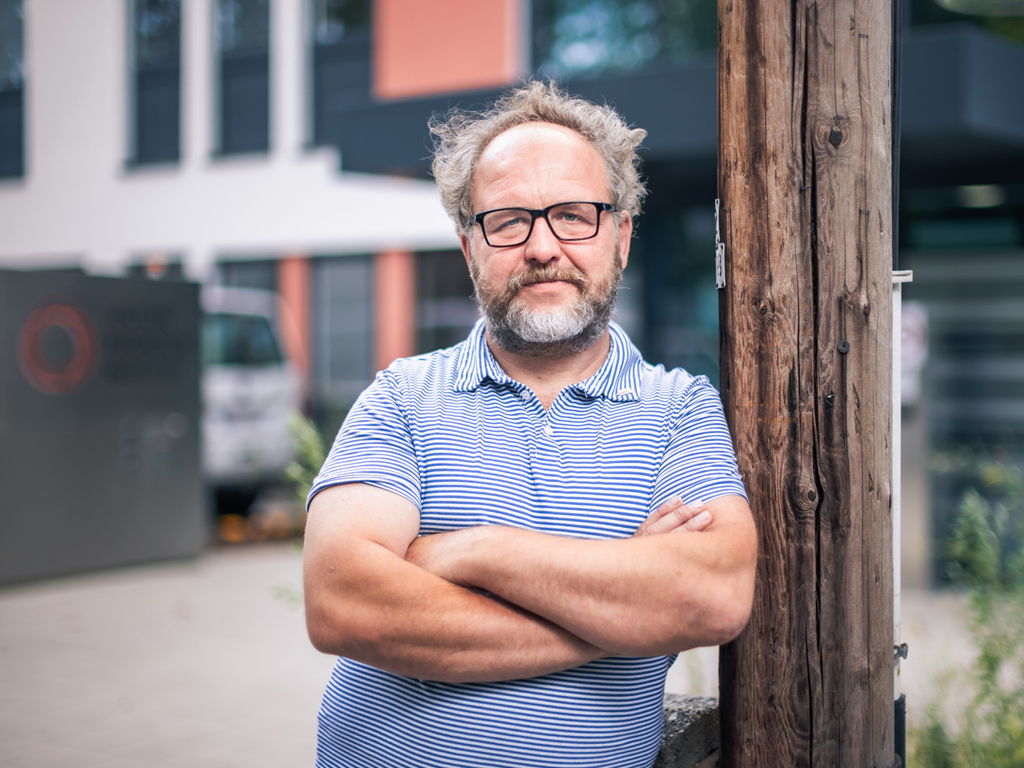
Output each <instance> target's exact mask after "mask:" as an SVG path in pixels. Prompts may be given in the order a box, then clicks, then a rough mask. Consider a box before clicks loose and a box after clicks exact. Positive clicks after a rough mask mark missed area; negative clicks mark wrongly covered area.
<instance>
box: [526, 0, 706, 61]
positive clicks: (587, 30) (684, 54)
mask: <svg viewBox="0 0 1024 768" xmlns="http://www.w3.org/2000/svg"><path fill="white" fill-rule="evenodd" d="M533 16H534V52H535V57H536V58H535V66H536V67H537V70H538V72H539V74H541V75H547V76H550V77H553V78H556V79H564V78H566V77H568V76H569V75H576V74H592V75H597V74H600V73H602V72H630V71H636V70H640V69H646V68H650V67H653V66H657V65H659V64H671V63H674V62H679V61H685V60H687V59H691V58H693V57H694V56H695V55H697V54H699V53H703V52H710V51H714V50H715V48H716V46H717V42H718V29H717V5H716V2H715V0H534V4H533Z"/></svg>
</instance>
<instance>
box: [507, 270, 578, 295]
mask: <svg viewBox="0 0 1024 768" xmlns="http://www.w3.org/2000/svg"><path fill="white" fill-rule="evenodd" d="M556 281H561V282H566V283H570V284H572V285H575V286H576V287H577V288H579V289H580V291H581V292H586V290H587V288H588V287H589V286H590V281H589V280H588V279H587V276H586V275H585V274H583V273H582V272H581V271H580V270H578V269H576V268H575V267H570V268H568V269H566V268H561V267H559V266H557V265H555V264H546V265H544V266H543V267H530V268H529V269H526V270H524V271H523V272H520V273H519V274H518V275H514V276H513V277H511V278H510V279H509V281H508V283H507V284H506V286H505V295H507V296H508V295H515V294H516V293H518V292H519V290H520V289H522V288H525V287H526V286H528V285H535V284H537V283H553V282H556Z"/></svg>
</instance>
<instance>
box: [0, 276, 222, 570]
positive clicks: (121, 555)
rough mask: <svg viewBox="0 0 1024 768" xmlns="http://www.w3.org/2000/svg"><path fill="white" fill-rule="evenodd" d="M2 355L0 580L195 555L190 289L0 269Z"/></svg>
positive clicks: (194, 309) (194, 345)
mask: <svg viewBox="0 0 1024 768" xmlns="http://www.w3.org/2000/svg"><path fill="white" fill-rule="evenodd" d="M0 355H2V359H3V361H4V362H3V364H2V365H0V583H10V582H15V581H22V580H26V579H34V578H42V577H48V576H57V575H61V574H67V573H74V572H78V571H85V570H91V569H96V568H105V567H111V566H115V565H123V564H128V563H138V562H145V561H151V560H159V559H165V558H175V557H185V556H192V555H196V554H198V553H199V551H200V549H201V547H202V545H203V543H204V539H205V536H206V519H205V505H204V496H203V490H202V483H201V476H200V462H199V450H200V449H199V444H200V440H199V439H200V435H199V409H200V395H199V303H198V286H196V285H194V284H188V283H150V282H144V281H128V280H119V279H113V278H98V277H86V276H84V275H75V274H52V273H51V274H47V273H25V272H5V271H0Z"/></svg>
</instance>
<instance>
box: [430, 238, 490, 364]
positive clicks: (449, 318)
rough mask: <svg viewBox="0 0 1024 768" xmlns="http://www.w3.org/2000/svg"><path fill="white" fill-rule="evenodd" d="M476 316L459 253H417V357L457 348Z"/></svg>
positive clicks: (471, 292)
mask: <svg viewBox="0 0 1024 768" xmlns="http://www.w3.org/2000/svg"><path fill="white" fill-rule="evenodd" d="M479 316H480V315H479V313H478V312H477V309H476V302H475V301H473V281H472V279H471V278H470V276H469V270H468V269H467V268H466V260H465V259H464V258H463V256H462V251H426V252H424V253H417V254H416V354H421V353H423V352H430V351H432V350H435V349H443V348H444V347H450V346H452V345H453V344H458V343H459V342H460V341H462V340H463V339H465V338H466V336H468V335H469V332H470V330H471V329H472V328H473V325H474V324H475V323H476V321H477V318H478V317H479Z"/></svg>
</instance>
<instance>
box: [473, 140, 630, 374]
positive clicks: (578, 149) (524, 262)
mask: <svg viewBox="0 0 1024 768" xmlns="http://www.w3.org/2000/svg"><path fill="white" fill-rule="evenodd" d="M570 201H584V202H598V203H601V202H604V203H607V202H611V195H610V192H609V190H608V175H607V171H606V169H605V165H604V162H603V160H602V159H601V156H600V155H599V154H598V153H597V151H596V150H595V149H594V148H593V147H592V146H591V145H590V143H589V142H587V141H586V140H585V139H584V138H583V137H582V136H580V135H579V134H577V133H576V132H575V131H571V130H569V129H568V128H563V127H561V126H557V125H552V124H550V123H528V124H526V125H520V126H517V127H515V128H512V129H510V130H508V131H506V132H505V133H502V134H500V135H499V136H498V137H497V138H495V139H494V140H493V141H492V142H491V143H490V144H489V145H488V146H487V148H486V149H485V150H484V152H483V154H482V155H481V156H480V160H479V162H478V163H477V166H476V171H475V173H474V176H473V210H474V213H479V212H481V211H488V210H493V209H495V208H514V207H515V208H528V209H543V208H547V207H548V206H549V205H554V204H556V203H564V202H570ZM600 216H601V221H600V229H599V232H598V235H597V237H595V238H593V239H590V240H581V241H577V242H563V241H560V240H558V239H557V238H556V237H555V236H554V233H553V232H552V231H551V228H550V227H549V226H548V224H547V222H546V221H544V220H543V219H537V221H536V222H535V224H534V227H533V232H532V234H531V235H530V238H529V240H527V241H526V242H525V243H523V244H522V245H518V246H514V247H511V248H494V247H491V246H489V245H488V244H487V242H486V241H485V239H484V237H483V232H482V231H481V229H480V225H478V224H474V225H473V229H472V231H471V232H470V234H469V235H463V236H462V238H461V239H462V250H463V253H464V254H465V256H466V261H467V263H468V264H469V268H470V272H471V274H472V276H473V283H474V285H475V286H476V294H477V301H478V303H479V304H480V307H481V309H482V310H483V312H484V314H485V316H486V318H487V324H488V331H489V333H490V336H491V338H492V339H493V340H494V341H495V342H496V343H498V344H499V345H500V346H502V347H504V348H505V349H509V350H511V351H517V352H527V353H534V354H543V353H557V352H562V351H579V350H581V349H585V348H586V347H588V346H590V345H591V344H592V343H594V341H596V340H597V339H598V338H600V337H601V336H602V335H603V334H604V332H605V330H606V328H607V326H608V320H609V318H610V317H611V312H612V309H613V308H614V304H615V296H616V292H617V290H618V285H619V281H620V280H621V276H622V269H623V267H625V265H626V260H627V258H628V255H629V239H630V236H631V234H632V229H633V227H632V221H631V219H630V217H629V216H628V215H623V216H622V217H621V218H622V221H621V222H620V223H618V224H617V223H616V221H615V217H614V216H613V215H612V214H611V213H609V212H604V213H601V214H600Z"/></svg>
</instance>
